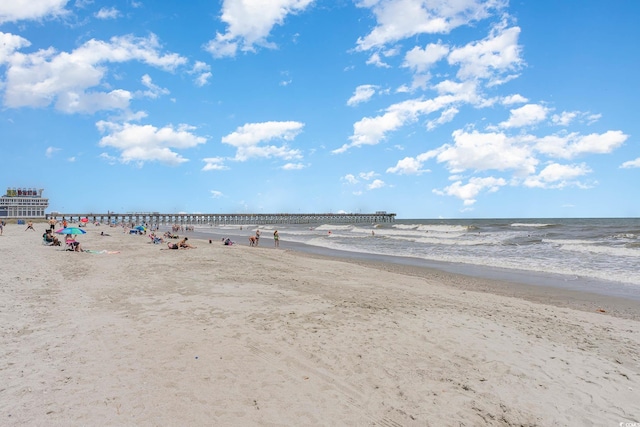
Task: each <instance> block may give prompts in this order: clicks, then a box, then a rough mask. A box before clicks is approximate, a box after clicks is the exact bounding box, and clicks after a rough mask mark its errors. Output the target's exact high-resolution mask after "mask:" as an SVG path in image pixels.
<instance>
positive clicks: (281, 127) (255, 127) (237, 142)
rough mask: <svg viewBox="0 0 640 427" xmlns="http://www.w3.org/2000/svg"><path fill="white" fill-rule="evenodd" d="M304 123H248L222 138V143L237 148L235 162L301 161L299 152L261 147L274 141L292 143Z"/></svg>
mask: <svg viewBox="0 0 640 427" xmlns="http://www.w3.org/2000/svg"><path fill="white" fill-rule="evenodd" d="M303 127H304V123H300V122H292V121H289V122H263V123H248V124H246V125H244V126H241V127H239V128H238V129H236V131H235V132H232V133H230V134H229V135H227V136H225V137H223V138H222V142H223V143H225V144H229V145H231V146H233V147H235V148H236V155H235V157H234V160H236V161H241V162H244V161H246V160H249V159H252V158H271V157H277V158H282V159H285V160H291V159H300V158H302V155H301V154H300V151H299V150H294V149H290V148H289V147H288V146H287V145H286V144H283V145H281V146H275V145H266V146H265V145H260V144H261V143H263V142H266V141H271V140H274V139H281V140H284V141H292V140H293V139H294V138H295V137H296V136H297V135H298V134H299V133H300V132H302V128H303Z"/></svg>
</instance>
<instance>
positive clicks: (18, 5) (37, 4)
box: [0, 0, 69, 24]
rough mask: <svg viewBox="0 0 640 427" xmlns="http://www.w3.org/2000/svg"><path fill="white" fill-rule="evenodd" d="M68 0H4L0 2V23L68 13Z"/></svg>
mask: <svg viewBox="0 0 640 427" xmlns="http://www.w3.org/2000/svg"><path fill="white" fill-rule="evenodd" d="M68 2H69V0H5V1H2V2H0V24H2V23H4V22H17V21H22V20H39V19H44V18H55V17H59V16H63V15H66V14H68V13H69V11H68V10H66V9H65V6H66V5H67V3H68Z"/></svg>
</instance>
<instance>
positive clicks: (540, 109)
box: [499, 104, 549, 128]
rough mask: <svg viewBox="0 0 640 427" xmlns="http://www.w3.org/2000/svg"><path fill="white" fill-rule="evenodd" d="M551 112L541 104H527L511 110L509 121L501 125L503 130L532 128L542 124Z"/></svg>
mask: <svg viewBox="0 0 640 427" xmlns="http://www.w3.org/2000/svg"><path fill="white" fill-rule="evenodd" d="M548 112H549V110H548V109H547V108H546V107H544V106H542V105H539V104H527V105H524V106H522V107H520V108H516V109H513V110H511V114H510V116H509V119H508V120H506V121H504V122H502V123H500V124H499V126H500V127H503V128H515V127H524V126H531V125H534V124H537V123H540V122H541V121H543V120H544V119H545V118H546V117H547V113H548Z"/></svg>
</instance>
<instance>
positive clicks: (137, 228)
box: [133, 225, 146, 231]
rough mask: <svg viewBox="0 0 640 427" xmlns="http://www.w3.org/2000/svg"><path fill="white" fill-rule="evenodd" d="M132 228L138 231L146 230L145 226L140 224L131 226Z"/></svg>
mask: <svg viewBox="0 0 640 427" xmlns="http://www.w3.org/2000/svg"><path fill="white" fill-rule="evenodd" d="M133 228H134V229H136V230H140V231H144V230H146V228H145V227H144V226H142V225H138V226H137V227H133Z"/></svg>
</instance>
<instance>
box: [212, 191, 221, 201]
mask: <svg viewBox="0 0 640 427" xmlns="http://www.w3.org/2000/svg"><path fill="white" fill-rule="evenodd" d="M222 196H224V194H223V193H222V191H217V190H211V198H212V199H219V198H221V197H222Z"/></svg>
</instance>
